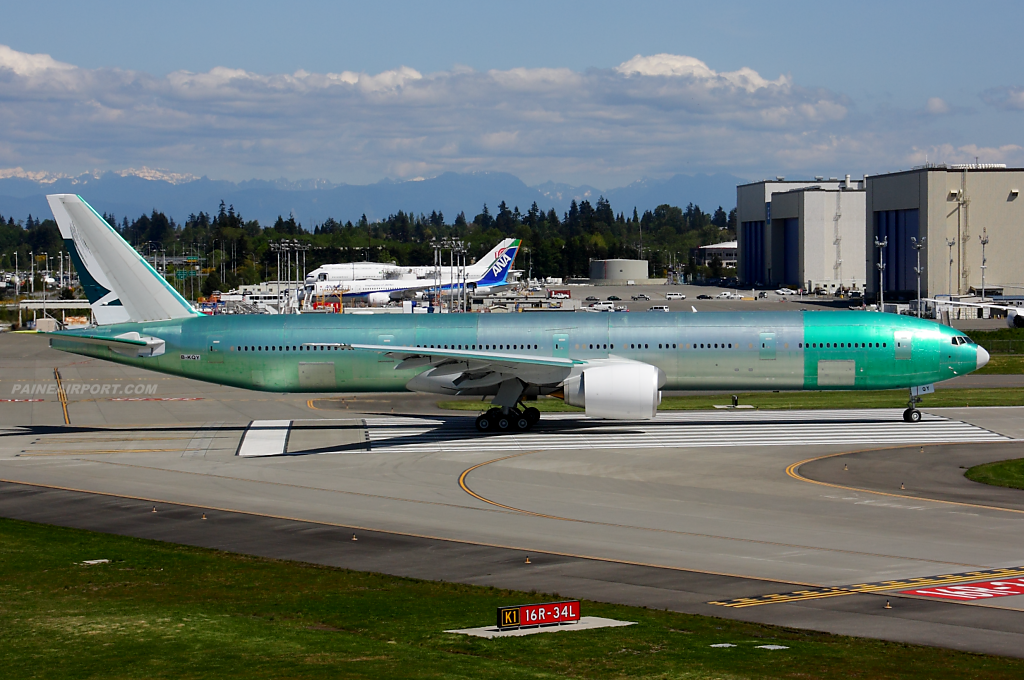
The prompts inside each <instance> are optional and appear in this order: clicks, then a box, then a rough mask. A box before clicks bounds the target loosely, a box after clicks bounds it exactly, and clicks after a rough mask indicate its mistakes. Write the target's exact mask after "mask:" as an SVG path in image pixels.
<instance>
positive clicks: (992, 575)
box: [708, 566, 1024, 609]
mask: <svg viewBox="0 0 1024 680" xmlns="http://www.w3.org/2000/svg"><path fill="white" fill-rule="evenodd" d="M1016 576H1024V566H1020V567H1006V568H1002V569H981V570H978V571H967V572H962V573H958V574H941V575H939V576H922V577H918V578H909V579H897V580H894V581H877V582H874V583H857V584H855V585H850V586H826V587H820V588H808V589H806V590H795V591H793V592H789V593H772V594H769V595H757V596H756V597H738V598H736V599H733V600H719V601H715V602H708V604H716V605H719V606H722V607H732V608H734V609H742V608H744V607H758V606H761V605H764V604H781V603H786V602H804V601H807V600H821V599H824V598H828V597H839V596H843V595H856V594H872V593H884V592H888V591H891V590H899V591H903V590H905V589H917V588H924V587H929V586H948V585H957V584H965V583H973V582H976V581H986V580H992V579H1002V578H1012V577H1016Z"/></svg>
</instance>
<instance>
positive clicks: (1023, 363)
mask: <svg viewBox="0 0 1024 680" xmlns="http://www.w3.org/2000/svg"><path fill="white" fill-rule="evenodd" d="M1021 344H1022V345H1024V342H1022V343H1021ZM1021 373H1024V354H992V355H991V356H990V357H989V360H988V363H987V364H986V365H985V366H983V367H982V368H979V369H978V370H977V371H975V372H974V373H972V374H971V375H1020V374H1021Z"/></svg>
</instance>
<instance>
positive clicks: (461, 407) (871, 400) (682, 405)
mask: <svg viewBox="0 0 1024 680" xmlns="http://www.w3.org/2000/svg"><path fill="white" fill-rule="evenodd" d="M737 396H738V397H739V398H740V404H748V405H751V406H754V407H756V408H760V409H818V408H898V407H904V406H906V405H907V399H908V396H907V391H906V390H877V391H867V392H853V391H850V392H749V393H738V394H737ZM730 397H731V395H725V394H712V395H697V396H688V397H664V398H663V399H662V400H661V406H659V407H658V409H659V410H661V411H688V410H702V409H712V408H714V407H715V405H716V404H731V403H732V400H731V398H730ZM531 405H534V406H536V407H537V408H538V409H540V410H541V411H542V412H545V413H547V412H553V411H579V412H582V411H583V409H581V408H576V407H575V406H567V405H566V404H565V403H564V402H562V400H561V399H551V398H542V399H538V400H537V401H536V402H531ZM921 406H922V407H925V408H928V407H930V408H942V407H957V406H1024V388H1020V387H996V388H984V389H962V390H953V389H950V390H938V391H936V392H935V394H929V395H928V396H926V397H924V401H923V402H921ZM437 407H438V408H442V409H447V410H451V411H486V410H487V409H488V408H490V403H489V402H486V401H478V400H475V399H474V400H469V399H453V400H450V401H442V402H439V403H438V405H437Z"/></svg>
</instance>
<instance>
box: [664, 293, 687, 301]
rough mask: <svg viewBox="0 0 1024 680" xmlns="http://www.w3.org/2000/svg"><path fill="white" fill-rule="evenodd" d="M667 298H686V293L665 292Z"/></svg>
mask: <svg viewBox="0 0 1024 680" xmlns="http://www.w3.org/2000/svg"><path fill="white" fill-rule="evenodd" d="M665 299H666V300H685V299H686V294H685V293H665Z"/></svg>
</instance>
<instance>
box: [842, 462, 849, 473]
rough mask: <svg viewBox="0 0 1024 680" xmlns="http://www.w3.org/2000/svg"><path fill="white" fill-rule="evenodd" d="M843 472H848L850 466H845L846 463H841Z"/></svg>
mask: <svg viewBox="0 0 1024 680" xmlns="http://www.w3.org/2000/svg"><path fill="white" fill-rule="evenodd" d="M843 470H844V471H847V472H848V471H849V470H850V466H849V465H847V464H846V463H843Z"/></svg>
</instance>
